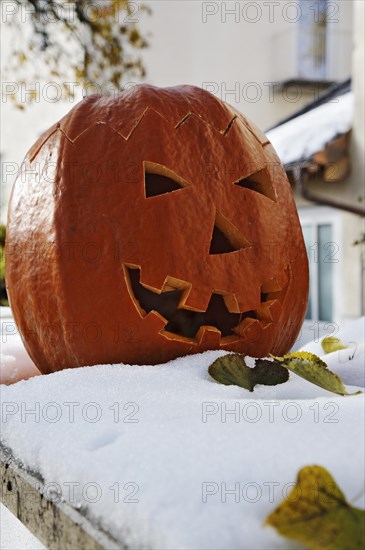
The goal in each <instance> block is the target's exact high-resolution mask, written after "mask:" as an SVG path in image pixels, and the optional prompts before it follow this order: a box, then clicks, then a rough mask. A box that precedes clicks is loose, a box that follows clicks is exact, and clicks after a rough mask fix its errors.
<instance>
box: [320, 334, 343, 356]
mask: <svg viewBox="0 0 365 550" xmlns="http://www.w3.org/2000/svg"><path fill="white" fill-rule="evenodd" d="M321 346H322V348H323V351H324V352H325V353H331V352H332V351H338V350H340V349H346V348H348V346H344V345H343V343H342V342H341V340H340V339H339V338H335V337H334V336H327V337H326V338H323V340H322V342H321Z"/></svg>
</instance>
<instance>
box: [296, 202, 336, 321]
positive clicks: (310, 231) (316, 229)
mask: <svg viewBox="0 0 365 550" xmlns="http://www.w3.org/2000/svg"><path fill="white" fill-rule="evenodd" d="M300 218H301V223H302V229H303V236H304V241H305V245H306V249H307V254H308V261H309V277H310V290H309V303H308V310H307V314H306V319H311V320H318V321H328V322H331V321H334V320H335V319H338V317H339V300H340V296H341V289H340V266H339V261H340V242H339V237H340V218H339V214H338V213H336V212H333V211H332V210H331V209H330V208H328V209H327V208H306V209H303V210H302V211H301V212H300Z"/></svg>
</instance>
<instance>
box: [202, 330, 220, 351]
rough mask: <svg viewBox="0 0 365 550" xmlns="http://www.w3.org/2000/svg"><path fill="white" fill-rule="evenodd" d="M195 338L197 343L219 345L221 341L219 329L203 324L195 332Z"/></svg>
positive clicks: (208, 345)
mask: <svg viewBox="0 0 365 550" xmlns="http://www.w3.org/2000/svg"><path fill="white" fill-rule="evenodd" d="M196 340H197V343H198V344H199V345H203V346H207V348H210V347H217V346H218V347H219V345H220V342H221V331H220V330H218V329H217V328H216V327H212V326H210V325H203V326H202V327H200V328H199V330H198V332H197V333H196Z"/></svg>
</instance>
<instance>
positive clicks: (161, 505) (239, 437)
mask: <svg viewBox="0 0 365 550" xmlns="http://www.w3.org/2000/svg"><path fill="white" fill-rule="evenodd" d="M343 330H346V329H342V328H341V331H342V332H341V331H340V332H339V334H338V336H339V337H340V338H341V339H342V341H343V342H349V341H351V342H355V341H357V342H361V341H362V339H363V334H364V319H359V320H358V321H356V323H355V324H352V325H351V327H349V328H348V330H347V332H343ZM336 336H337V335H336ZM313 346H314V347H313ZM315 346H317V347H318V348H319V349H318V350H317V348H316V347H315ZM309 349H310V350H311V351H316V352H319V353H321V349H320V344H316V343H313V344H312V347H309ZM363 352H364V346H361V344H358V345H357V347H356V354H355V352H354V359H353V360H352V361H349V360H348V357H349V353H348V350H341V351H340V352H334V353H332V354H330V355H328V356H326V360H327V362H328V365H329V367H330V368H331V369H332V370H335V371H336V372H338V373H339V374H341V375H342V376H343V378H344V380H345V382H346V383H348V384H352V385H359V384H362V385H363V384H364V380H363V361H364V356H363ZM5 353H7V350H5ZM341 353H342V355H341ZM223 354H224V352H222V351H210V352H206V353H203V354H199V355H192V356H189V357H182V358H179V359H177V360H175V361H171V362H170V363H166V364H164V365H156V366H129V365H103V366H95V367H85V368H78V369H69V370H64V371H61V372H57V373H54V374H50V375H47V376H37V377H35V378H32V379H30V380H27V381H21V382H18V383H17V384H14V385H12V386H3V385H2V386H0V388H1V398H2V403H3V404H2V413H3V414H2V426H1V440H2V443H3V444H4V445H7V446H9V447H10V448H11V449H12V451H13V454H14V456H15V457H18V458H19V459H20V460H21V461H22V462H23V464H25V465H26V466H28V467H29V468H32V469H34V470H35V471H36V472H39V473H40V474H41V475H42V476H43V478H44V481H45V483H46V486H47V487H48V486H49V487H50V488H51V487H53V488H55V487H57V488H58V490H59V492H60V493H61V495H62V498H64V499H65V500H66V501H68V502H70V503H71V504H73V505H74V506H79V505H82V506H84V507H86V511H87V514H88V516H89V518H90V519H91V520H93V521H94V522H95V523H96V524H98V525H100V526H101V527H102V528H103V529H104V530H106V531H108V532H109V533H110V534H111V535H112V536H114V537H115V538H116V539H119V540H122V541H124V542H125V543H126V544H127V546H128V548H138V549H142V548H149V549H155V550H157V549H158V550H163V549H171V548H180V549H182V548H184V549H186V550H188V549H194V550H199V549H200V550H203V549H205V550H207V549H209V550H214V549H222V548H227V549H230V550H238V549H239V550H242V549H245V548H246V549H250V550H252V549H254V548H257V549H259V548H289V546H290V545H289V543H288V542H286V541H285V540H284V539H282V538H281V537H280V536H279V535H278V534H277V533H276V532H275V531H274V530H273V529H272V528H270V527H265V528H264V527H263V523H264V521H265V519H266V517H267V515H268V514H269V513H270V512H271V511H272V510H273V509H274V508H275V507H276V505H278V504H279V502H281V501H282V499H283V497H285V496H286V495H287V492H288V488H289V489H291V487H292V485H291V484H292V482H293V481H295V478H296V474H297V472H298V470H299V469H300V468H301V467H302V466H305V465H311V464H320V465H322V466H324V467H326V468H328V469H329V471H330V472H331V474H332V475H333V476H334V477H335V479H336V481H337V482H338V483H339V485H340V487H341V488H342V489H343V491H344V492H345V494H346V496H347V497H348V499H349V500H351V499H352V498H353V497H354V495H356V494H357V493H358V491H359V483H360V482H361V479H362V476H363V469H362V467H363V463H364V432H363V422H364V417H363V415H364V396H363V394H362V395H355V396H352V397H347V398H344V397H340V396H338V395H334V394H331V393H329V392H327V391H325V390H323V389H321V388H319V387H318V386H315V385H313V384H310V383H308V382H307V381H305V380H304V379H302V378H299V377H298V376H295V375H293V374H291V375H290V380H289V381H288V382H287V383H285V384H282V385H280V386H274V387H272V386H271V387H270V386H258V387H257V388H255V391H254V392H253V393H249V392H248V391H246V390H244V389H243V388H239V387H237V386H223V385H220V384H218V383H216V382H215V381H214V380H213V379H212V378H210V376H209V374H208V371H207V369H208V366H209V365H210V364H211V363H212V361H214V360H215V359H216V358H217V357H219V356H221V355H223ZM330 356H331V357H332V360H331V361H330V360H329V359H330ZM327 357H328V359H327ZM345 359H346V360H345ZM351 389H352V391H354V390H356V389H358V388H349V390H351ZM354 419H356V421H354ZM334 442H336V444H334ZM349 449H350V450H351V452H349ZM71 488H72V489H71ZM356 505H359V504H358V503H356ZM290 547H292V546H290Z"/></svg>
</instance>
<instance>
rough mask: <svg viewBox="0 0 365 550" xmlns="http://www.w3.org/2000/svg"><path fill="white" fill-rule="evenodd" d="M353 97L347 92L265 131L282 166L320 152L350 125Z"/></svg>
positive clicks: (346, 130) (348, 128)
mask: <svg viewBox="0 0 365 550" xmlns="http://www.w3.org/2000/svg"><path fill="white" fill-rule="evenodd" d="M353 116H354V95H353V93H352V92H348V93H346V94H344V95H342V96H339V97H337V98H335V99H334V100H332V101H331V102H329V103H325V104H324V105H320V106H319V107H317V108H315V109H313V110H311V111H309V112H308V113H305V114H303V115H301V116H298V117H296V118H295V119H293V120H290V121H288V122H286V123H284V124H281V125H280V126H278V127H276V128H274V129H273V130H270V131H269V132H267V137H268V139H269V140H270V141H271V143H272V145H273V146H274V148H275V149H276V152H277V154H278V155H279V158H280V160H281V162H282V163H283V164H290V163H291V162H299V161H302V160H307V159H309V158H310V157H311V155H313V154H314V153H316V152H318V151H321V150H322V149H323V148H324V147H325V145H326V144H327V143H329V142H330V141H331V140H332V139H333V138H335V137H336V136H337V135H339V134H343V133H346V132H348V131H349V130H350V129H351V127H352V123H353Z"/></svg>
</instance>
